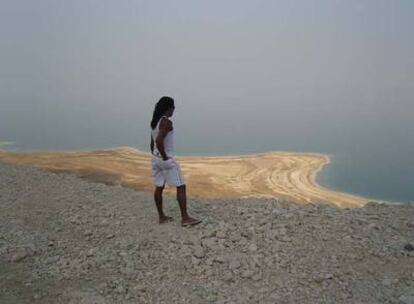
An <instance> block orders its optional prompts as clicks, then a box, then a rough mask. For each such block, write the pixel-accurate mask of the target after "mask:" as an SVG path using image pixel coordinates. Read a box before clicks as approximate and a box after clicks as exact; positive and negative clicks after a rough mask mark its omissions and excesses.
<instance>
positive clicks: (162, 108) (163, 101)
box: [151, 96, 174, 129]
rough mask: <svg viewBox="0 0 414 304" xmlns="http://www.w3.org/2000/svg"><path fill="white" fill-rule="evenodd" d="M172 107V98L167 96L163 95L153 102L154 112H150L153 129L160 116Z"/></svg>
mask: <svg viewBox="0 0 414 304" xmlns="http://www.w3.org/2000/svg"><path fill="white" fill-rule="evenodd" d="M173 107H174V99H172V98H171V97H168V96H163V97H161V98H160V100H159V101H158V102H157V103H156V104H155V108H154V113H153V114H152V120H151V128H152V129H155V127H156V126H157V124H158V122H159V121H160V119H161V117H163V116H164V114H165V112H167V111H168V110H169V109H171V108H173Z"/></svg>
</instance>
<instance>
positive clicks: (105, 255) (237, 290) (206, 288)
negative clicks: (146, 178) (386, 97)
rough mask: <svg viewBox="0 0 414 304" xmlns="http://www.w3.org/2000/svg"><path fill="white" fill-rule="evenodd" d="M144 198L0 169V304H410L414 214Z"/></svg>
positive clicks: (409, 210) (382, 208) (402, 208)
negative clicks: (184, 223)
mask: <svg viewBox="0 0 414 304" xmlns="http://www.w3.org/2000/svg"><path fill="white" fill-rule="evenodd" d="M189 204H190V211H191V213H192V214H194V215H196V216H199V217H202V218H203V219H204V221H203V223H202V224H200V225H198V226H194V227H190V228H182V227H181V226H180V225H179V211H178V208H177V203H176V202H175V201H174V199H173V198H172V197H169V198H166V199H165V208H166V210H167V212H166V213H167V214H168V215H171V216H173V217H174V218H175V221H174V222H171V223H167V224H163V225H158V224H157V221H156V220H157V219H156V212H155V207H154V205H153V201H152V197H151V195H150V194H148V193H144V192H136V191H133V190H131V189H125V188H122V187H120V186H106V185H103V184H98V183H91V182H88V181H85V180H82V179H79V178H77V177H75V176H73V175H69V174H54V173H49V172H43V171H40V170H38V169H35V168H32V167H20V166H16V165H11V164H6V163H0V303H414V247H413V246H414V206H413V205H411V206H408V205H380V204H375V203H370V204H368V205H367V206H366V207H364V208H357V209H339V208H336V207H333V206H331V205H323V204H321V205H313V204H308V205H297V204H294V203H289V202H285V201H281V200H277V199H270V200H269V199H260V200H259V199H248V200H209V201H207V200H190V203H189Z"/></svg>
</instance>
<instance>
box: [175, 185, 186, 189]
mask: <svg viewBox="0 0 414 304" xmlns="http://www.w3.org/2000/svg"><path fill="white" fill-rule="evenodd" d="M177 190H185V184H184V185H181V186H178V187H177Z"/></svg>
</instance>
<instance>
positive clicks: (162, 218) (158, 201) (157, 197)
mask: <svg viewBox="0 0 414 304" xmlns="http://www.w3.org/2000/svg"><path fill="white" fill-rule="evenodd" d="M163 190H164V187H155V191H154V201H155V205H156V206H157V211H158V216H159V223H160V224H162V223H165V222H167V221H169V220H170V219H171V217H169V216H166V215H165V214H164V211H163V210H162V191H163Z"/></svg>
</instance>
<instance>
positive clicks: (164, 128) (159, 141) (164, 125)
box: [155, 117, 173, 160]
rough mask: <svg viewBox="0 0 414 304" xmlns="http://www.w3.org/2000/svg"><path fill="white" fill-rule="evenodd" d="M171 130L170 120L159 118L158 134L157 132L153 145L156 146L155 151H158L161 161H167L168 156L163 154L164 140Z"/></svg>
mask: <svg viewBox="0 0 414 304" xmlns="http://www.w3.org/2000/svg"><path fill="white" fill-rule="evenodd" d="M172 129H173V128H172V122H171V120H169V119H167V118H164V117H163V118H161V122H160V127H159V132H158V136H157V138H156V139H155V144H156V145H157V149H158V151H160V154H161V156H162V159H163V160H167V159H168V156H167V154H166V153H165V148H164V138H165V136H167V134H168V132H170V131H171V130H172Z"/></svg>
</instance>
